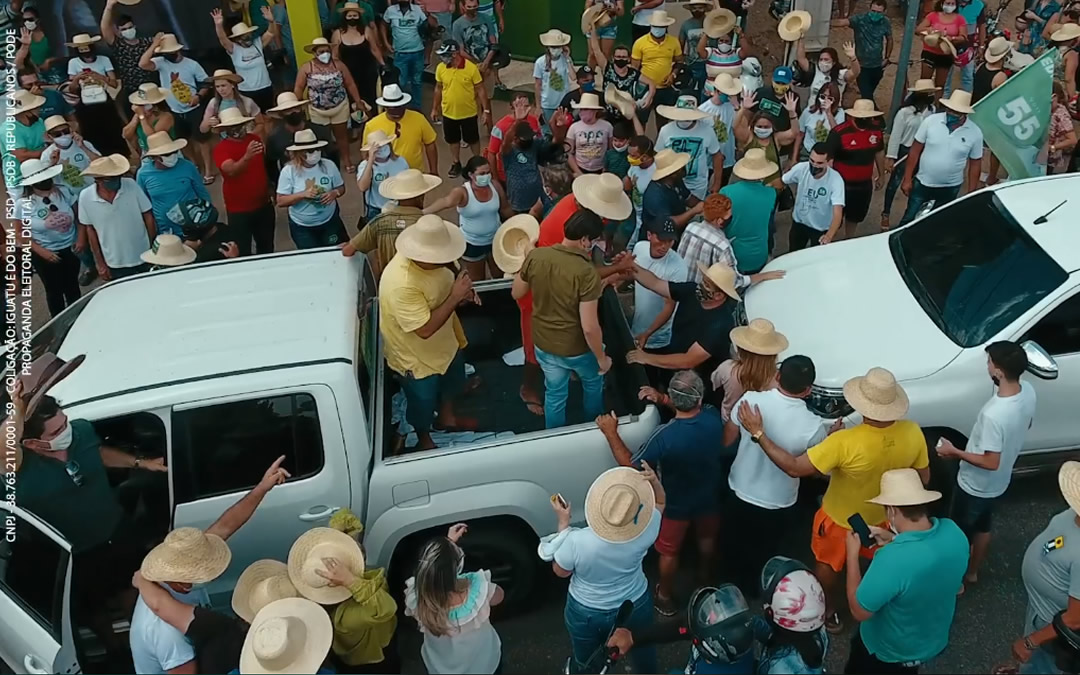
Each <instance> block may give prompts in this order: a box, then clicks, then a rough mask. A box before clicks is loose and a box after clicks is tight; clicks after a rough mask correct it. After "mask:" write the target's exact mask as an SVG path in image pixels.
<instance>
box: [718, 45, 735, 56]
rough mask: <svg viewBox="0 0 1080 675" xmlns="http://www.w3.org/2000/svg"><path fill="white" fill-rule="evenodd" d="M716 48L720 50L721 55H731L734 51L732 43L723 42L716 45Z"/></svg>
mask: <svg viewBox="0 0 1080 675" xmlns="http://www.w3.org/2000/svg"><path fill="white" fill-rule="evenodd" d="M716 48H717V49H719V50H720V53H721V54H730V53H731V50H732V49H733V48H732V46H731V43H730V42H721V43H720V44H718V45H716Z"/></svg>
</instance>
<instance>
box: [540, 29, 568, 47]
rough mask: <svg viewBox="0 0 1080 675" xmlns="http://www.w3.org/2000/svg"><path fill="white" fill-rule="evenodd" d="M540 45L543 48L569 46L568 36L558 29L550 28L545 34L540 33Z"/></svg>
mask: <svg viewBox="0 0 1080 675" xmlns="http://www.w3.org/2000/svg"><path fill="white" fill-rule="evenodd" d="M540 44H542V45H544V46H545V47H565V46H566V45H568V44H570V36H569V35H567V34H566V33H564V32H562V31H561V30H559V29H558V28H552V29H551V30H549V31H548V32H546V33H540Z"/></svg>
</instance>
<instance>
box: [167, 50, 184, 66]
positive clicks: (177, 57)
mask: <svg viewBox="0 0 1080 675" xmlns="http://www.w3.org/2000/svg"><path fill="white" fill-rule="evenodd" d="M165 58H167V59H168V60H170V61H172V62H173V63H180V59H182V58H184V55H183V54H181V53H180V52H173V53H172V54H168V55H166V56H165Z"/></svg>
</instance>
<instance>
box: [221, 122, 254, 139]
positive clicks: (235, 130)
mask: <svg viewBox="0 0 1080 675" xmlns="http://www.w3.org/2000/svg"><path fill="white" fill-rule="evenodd" d="M225 135H226V136H227V137H228V138H243V137H244V136H247V135H248V128H247V125H246V124H241V125H240V126H238V127H232V128H231V129H228V130H226V131H225Z"/></svg>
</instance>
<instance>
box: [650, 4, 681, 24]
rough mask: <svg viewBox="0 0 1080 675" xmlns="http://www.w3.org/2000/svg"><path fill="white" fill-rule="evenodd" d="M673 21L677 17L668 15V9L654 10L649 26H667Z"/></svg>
mask: <svg viewBox="0 0 1080 675" xmlns="http://www.w3.org/2000/svg"><path fill="white" fill-rule="evenodd" d="M673 23H675V19H673V18H672V17H670V16H668V13H667V11H665V10H663V9H657V10H654V11H653V13H652V16H650V17H649V26H651V27H653V28H667V27H668V26H670V25H671V24H673Z"/></svg>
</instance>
